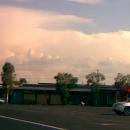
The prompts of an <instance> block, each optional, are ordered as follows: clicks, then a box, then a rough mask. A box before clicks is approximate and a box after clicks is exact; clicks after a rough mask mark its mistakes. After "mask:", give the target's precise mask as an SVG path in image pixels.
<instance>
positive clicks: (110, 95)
mask: <svg viewBox="0 0 130 130" xmlns="http://www.w3.org/2000/svg"><path fill="white" fill-rule="evenodd" d="M69 93H70V102H71V104H73V105H79V104H80V102H81V101H83V102H85V103H86V104H87V105H91V106H95V105H96V106H111V105H112V104H113V103H114V102H116V93H117V89H116V88H114V87H113V86H101V87H100V91H99V92H98V93H97V92H93V91H92V89H91V87H88V86H86V85H78V86H77V87H76V88H74V89H70V90H69ZM9 102H10V103H14V104H41V105H47V104H49V105H60V104H62V101H61V96H60V94H59V93H58V92H57V91H56V84H52V83H41V84H24V85H23V87H18V88H14V89H13V90H12V92H11V95H10V97H9Z"/></svg>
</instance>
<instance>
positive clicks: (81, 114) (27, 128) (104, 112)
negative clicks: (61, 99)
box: [0, 104, 130, 130]
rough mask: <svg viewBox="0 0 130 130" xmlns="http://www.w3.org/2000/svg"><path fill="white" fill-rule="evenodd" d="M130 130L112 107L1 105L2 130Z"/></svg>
mask: <svg viewBox="0 0 130 130" xmlns="http://www.w3.org/2000/svg"><path fill="white" fill-rule="evenodd" d="M16 129H17V130H41V129H42V130H58V129H59V130H63V129H66V130H95V129H96V130H123V129H124V130H130V116H118V115H116V114H115V113H114V112H112V110H111V107H88V106H85V107H81V106H33V105H6V104H5V105H0V130H16Z"/></svg>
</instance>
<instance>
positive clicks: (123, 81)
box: [115, 73, 130, 89]
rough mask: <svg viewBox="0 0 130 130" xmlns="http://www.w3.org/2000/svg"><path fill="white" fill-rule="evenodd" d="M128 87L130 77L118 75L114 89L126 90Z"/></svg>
mask: <svg viewBox="0 0 130 130" xmlns="http://www.w3.org/2000/svg"><path fill="white" fill-rule="evenodd" d="M129 86H130V75H129V74H127V75H123V74H121V73H118V74H117V76H116V78H115V87H116V88H124V89H125V88H128V87H129Z"/></svg>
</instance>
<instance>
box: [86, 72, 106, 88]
mask: <svg viewBox="0 0 130 130" xmlns="http://www.w3.org/2000/svg"><path fill="white" fill-rule="evenodd" d="M86 79H87V84H88V85H91V86H97V85H100V84H101V81H104V80H105V76H104V75H103V74H102V73H100V72H99V70H97V72H92V73H90V74H88V75H86Z"/></svg>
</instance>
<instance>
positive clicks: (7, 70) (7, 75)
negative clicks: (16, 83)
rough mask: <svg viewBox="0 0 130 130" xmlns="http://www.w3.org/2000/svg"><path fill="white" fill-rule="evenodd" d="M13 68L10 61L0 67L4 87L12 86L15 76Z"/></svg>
mask: <svg viewBox="0 0 130 130" xmlns="http://www.w3.org/2000/svg"><path fill="white" fill-rule="evenodd" d="M14 72H15V68H14V66H13V65H12V64H11V63H8V62H7V63H5V64H4V65H3V67H2V74H1V76H2V82H3V86H4V87H12V86H13V80H14V78H15V74H14Z"/></svg>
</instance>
